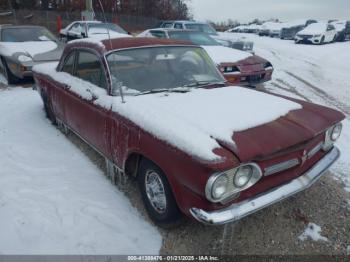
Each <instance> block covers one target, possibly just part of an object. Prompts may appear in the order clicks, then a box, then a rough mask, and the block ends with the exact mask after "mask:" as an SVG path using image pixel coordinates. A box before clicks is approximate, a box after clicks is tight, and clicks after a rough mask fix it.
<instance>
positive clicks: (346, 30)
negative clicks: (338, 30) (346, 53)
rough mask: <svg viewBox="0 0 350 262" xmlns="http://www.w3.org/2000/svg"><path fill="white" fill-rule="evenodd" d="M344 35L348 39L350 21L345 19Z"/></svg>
mask: <svg viewBox="0 0 350 262" xmlns="http://www.w3.org/2000/svg"><path fill="white" fill-rule="evenodd" d="M344 35H345V40H350V21H346V26H345V32H344Z"/></svg>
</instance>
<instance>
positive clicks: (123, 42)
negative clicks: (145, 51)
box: [65, 37, 196, 55]
mask: <svg viewBox="0 0 350 262" xmlns="http://www.w3.org/2000/svg"><path fill="white" fill-rule="evenodd" d="M150 46H196V45H195V44H193V43H192V42H189V41H183V40H173V39H164V38H150V37H123V38H112V39H110V40H109V39H106V40H103V41H97V40H92V39H89V38H86V39H82V40H74V41H71V42H69V43H68V44H67V46H66V49H65V51H67V52H69V51H70V50H71V49H74V48H80V47H81V48H84V47H85V48H90V49H95V50H96V51H98V52H99V54H100V55H103V54H104V53H107V52H109V51H113V50H120V49H128V48H142V47H150Z"/></svg>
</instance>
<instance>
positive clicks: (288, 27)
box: [280, 19, 317, 40]
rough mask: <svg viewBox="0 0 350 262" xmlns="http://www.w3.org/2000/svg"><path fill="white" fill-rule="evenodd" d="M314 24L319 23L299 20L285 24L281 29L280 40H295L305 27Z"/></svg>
mask: <svg viewBox="0 0 350 262" xmlns="http://www.w3.org/2000/svg"><path fill="white" fill-rule="evenodd" d="M313 23H317V21H316V20H313V19H299V20H295V21H291V22H288V23H284V24H283V27H282V29H281V36H280V38H281V39H286V40H294V38H295V36H296V34H297V33H298V32H300V31H301V30H303V29H304V28H305V27H307V26H308V25H310V24H313Z"/></svg>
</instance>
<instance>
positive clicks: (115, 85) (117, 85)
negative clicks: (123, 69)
mask: <svg viewBox="0 0 350 262" xmlns="http://www.w3.org/2000/svg"><path fill="white" fill-rule="evenodd" d="M122 88H123V82H120V81H118V80H117V79H115V78H114V77H113V78H112V89H111V96H119V95H121V94H120V92H121V90H122Z"/></svg>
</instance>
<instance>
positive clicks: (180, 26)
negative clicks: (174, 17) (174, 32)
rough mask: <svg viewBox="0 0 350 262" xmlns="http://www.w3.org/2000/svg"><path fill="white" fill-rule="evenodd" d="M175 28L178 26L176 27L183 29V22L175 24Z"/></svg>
mask: <svg viewBox="0 0 350 262" xmlns="http://www.w3.org/2000/svg"><path fill="white" fill-rule="evenodd" d="M174 28H176V29H183V26H182V24H178V23H177V24H175V26H174Z"/></svg>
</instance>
